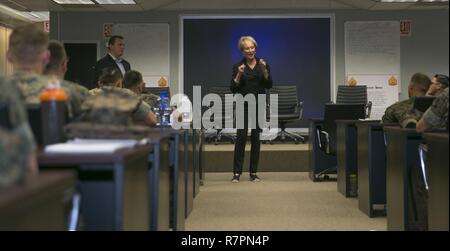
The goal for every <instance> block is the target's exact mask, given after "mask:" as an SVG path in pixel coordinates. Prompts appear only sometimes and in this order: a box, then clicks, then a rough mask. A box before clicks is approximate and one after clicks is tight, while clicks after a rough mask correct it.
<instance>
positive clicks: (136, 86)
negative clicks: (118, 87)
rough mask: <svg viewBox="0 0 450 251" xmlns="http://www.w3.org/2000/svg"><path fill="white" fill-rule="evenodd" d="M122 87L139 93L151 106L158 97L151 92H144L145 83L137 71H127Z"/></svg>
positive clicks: (153, 105)
mask: <svg viewBox="0 0 450 251" xmlns="http://www.w3.org/2000/svg"><path fill="white" fill-rule="evenodd" d="M122 85H123V88H126V89H129V90H131V91H132V92H134V93H136V94H137V95H139V97H140V98H141V99H142V100H143V101H144V102H145V103H147V104H149V105H150V106H151V107H152V108H153V107H155V106H156V103H157V102H158V100H160V97H159V96H158V95H155V94H153V93H145V83H144V79H143V78H142V74H141V73H140V72H138V71H134V70H131V71H128V72H127V73H125V76H124V77H123V81H122Z"/></svg>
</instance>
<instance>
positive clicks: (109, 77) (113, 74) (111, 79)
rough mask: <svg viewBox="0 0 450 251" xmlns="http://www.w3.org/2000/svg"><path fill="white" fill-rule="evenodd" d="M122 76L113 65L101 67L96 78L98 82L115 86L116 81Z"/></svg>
mask: <svg viewBox="0 0 450 251" xmlns="http://www.w3.org/2000/svg"><path fill="white" fill-rule="evenodd" d="M121 78H122V73H121V72H120V70H118V69H117V68H115V67H107V68H103V69H102V72H101V74H100V77H99V78H98V82H99V84H101V85H104V86H115V84H116V83H117V81H119V80H120V79H121Z"/></svg>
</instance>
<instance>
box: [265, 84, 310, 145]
mask: <svg viewBox="0 0 450 251" xmlns="http://www.w3.org/2000/svg"><path fill="white" fill-rule="evenodd" d="M269 93H270V95H272V94H278V104H270V110H271V111H278V115H277V118H278V124H279V126H280V129H281V131H279V132H278V133H277V138H281V141H283V142H284V140H285V139H286V137H288V138H290V139H292V140H293V141H294V142H295V143H296V144H298V143H299V141H301V142H302V143H305V138H304V137H303V136H301V135H297V134H295V133H290V132H287V131H286V124H287V123H289V122H294V121H298V120H300V119H302V116H303V102H300V101H298V96H297V86H295V85H287V86H274V87H272V88H271V89H270V90H269ZM271 116H275V115H274V114H271ZM275 140H276V139H275ZM272 142H273V141H272V140H271V141H270V143H272Z"/></svg>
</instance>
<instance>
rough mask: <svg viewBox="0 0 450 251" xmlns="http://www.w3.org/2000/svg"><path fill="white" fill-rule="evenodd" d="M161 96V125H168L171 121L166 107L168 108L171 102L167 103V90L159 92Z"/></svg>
mask: <svg viewBox="0 0 450 251" xmlns="http://www.w3.org/2000/svg"><path fill="white" fill-rule="evenodd" d="M159 97H160V99H161V100H160V102H161V105H160V110H159V117H160V118H159V121H160V123H161V125H167V124H168V123H169V120H168V116H167V114H166V109H167V106H170V104H167V101H166V100H167V97H166V92H161V93H160V94H159Z"/></svg>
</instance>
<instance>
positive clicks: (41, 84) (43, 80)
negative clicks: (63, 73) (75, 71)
mask: <svg viewBox="0 0 450 251" xmlns="http://www.w3.org/2000/svg"><path fill="white" fill-rule="evenodd" d="M10 80H11V82H12V83H13V84H15V85H17V86H18V87H19V90H20V92H21V94H22V96H23V97H24V98H25V104H27V105H29V104H39V103H40V100H39V95H40V94H41V92H42V91H43V90H44V89H45V88H46V87H47V84H48V82H49V80H50V77H48V76H43V75H39V74H36V73H32V72H25V71H17V72H15V73H14V74H13V75H12V76H11V77H10ZM61 88H62V89H63V91H64V92H65V93H66V94H67V96H68V98H69V100H68V103H67V112H68V115H69V120H73V119H74V118H75V117H76V116H79V114H77V113H76V112H77V111H79V108H78V107H81V102H82V100H81V98H80V97H83V96H84V95H83V94H81V93H80V92H79V90H78V89H77V88H69V87H68V86H67V85H66V84H65V86H63V85H61Z"/></svg>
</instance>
